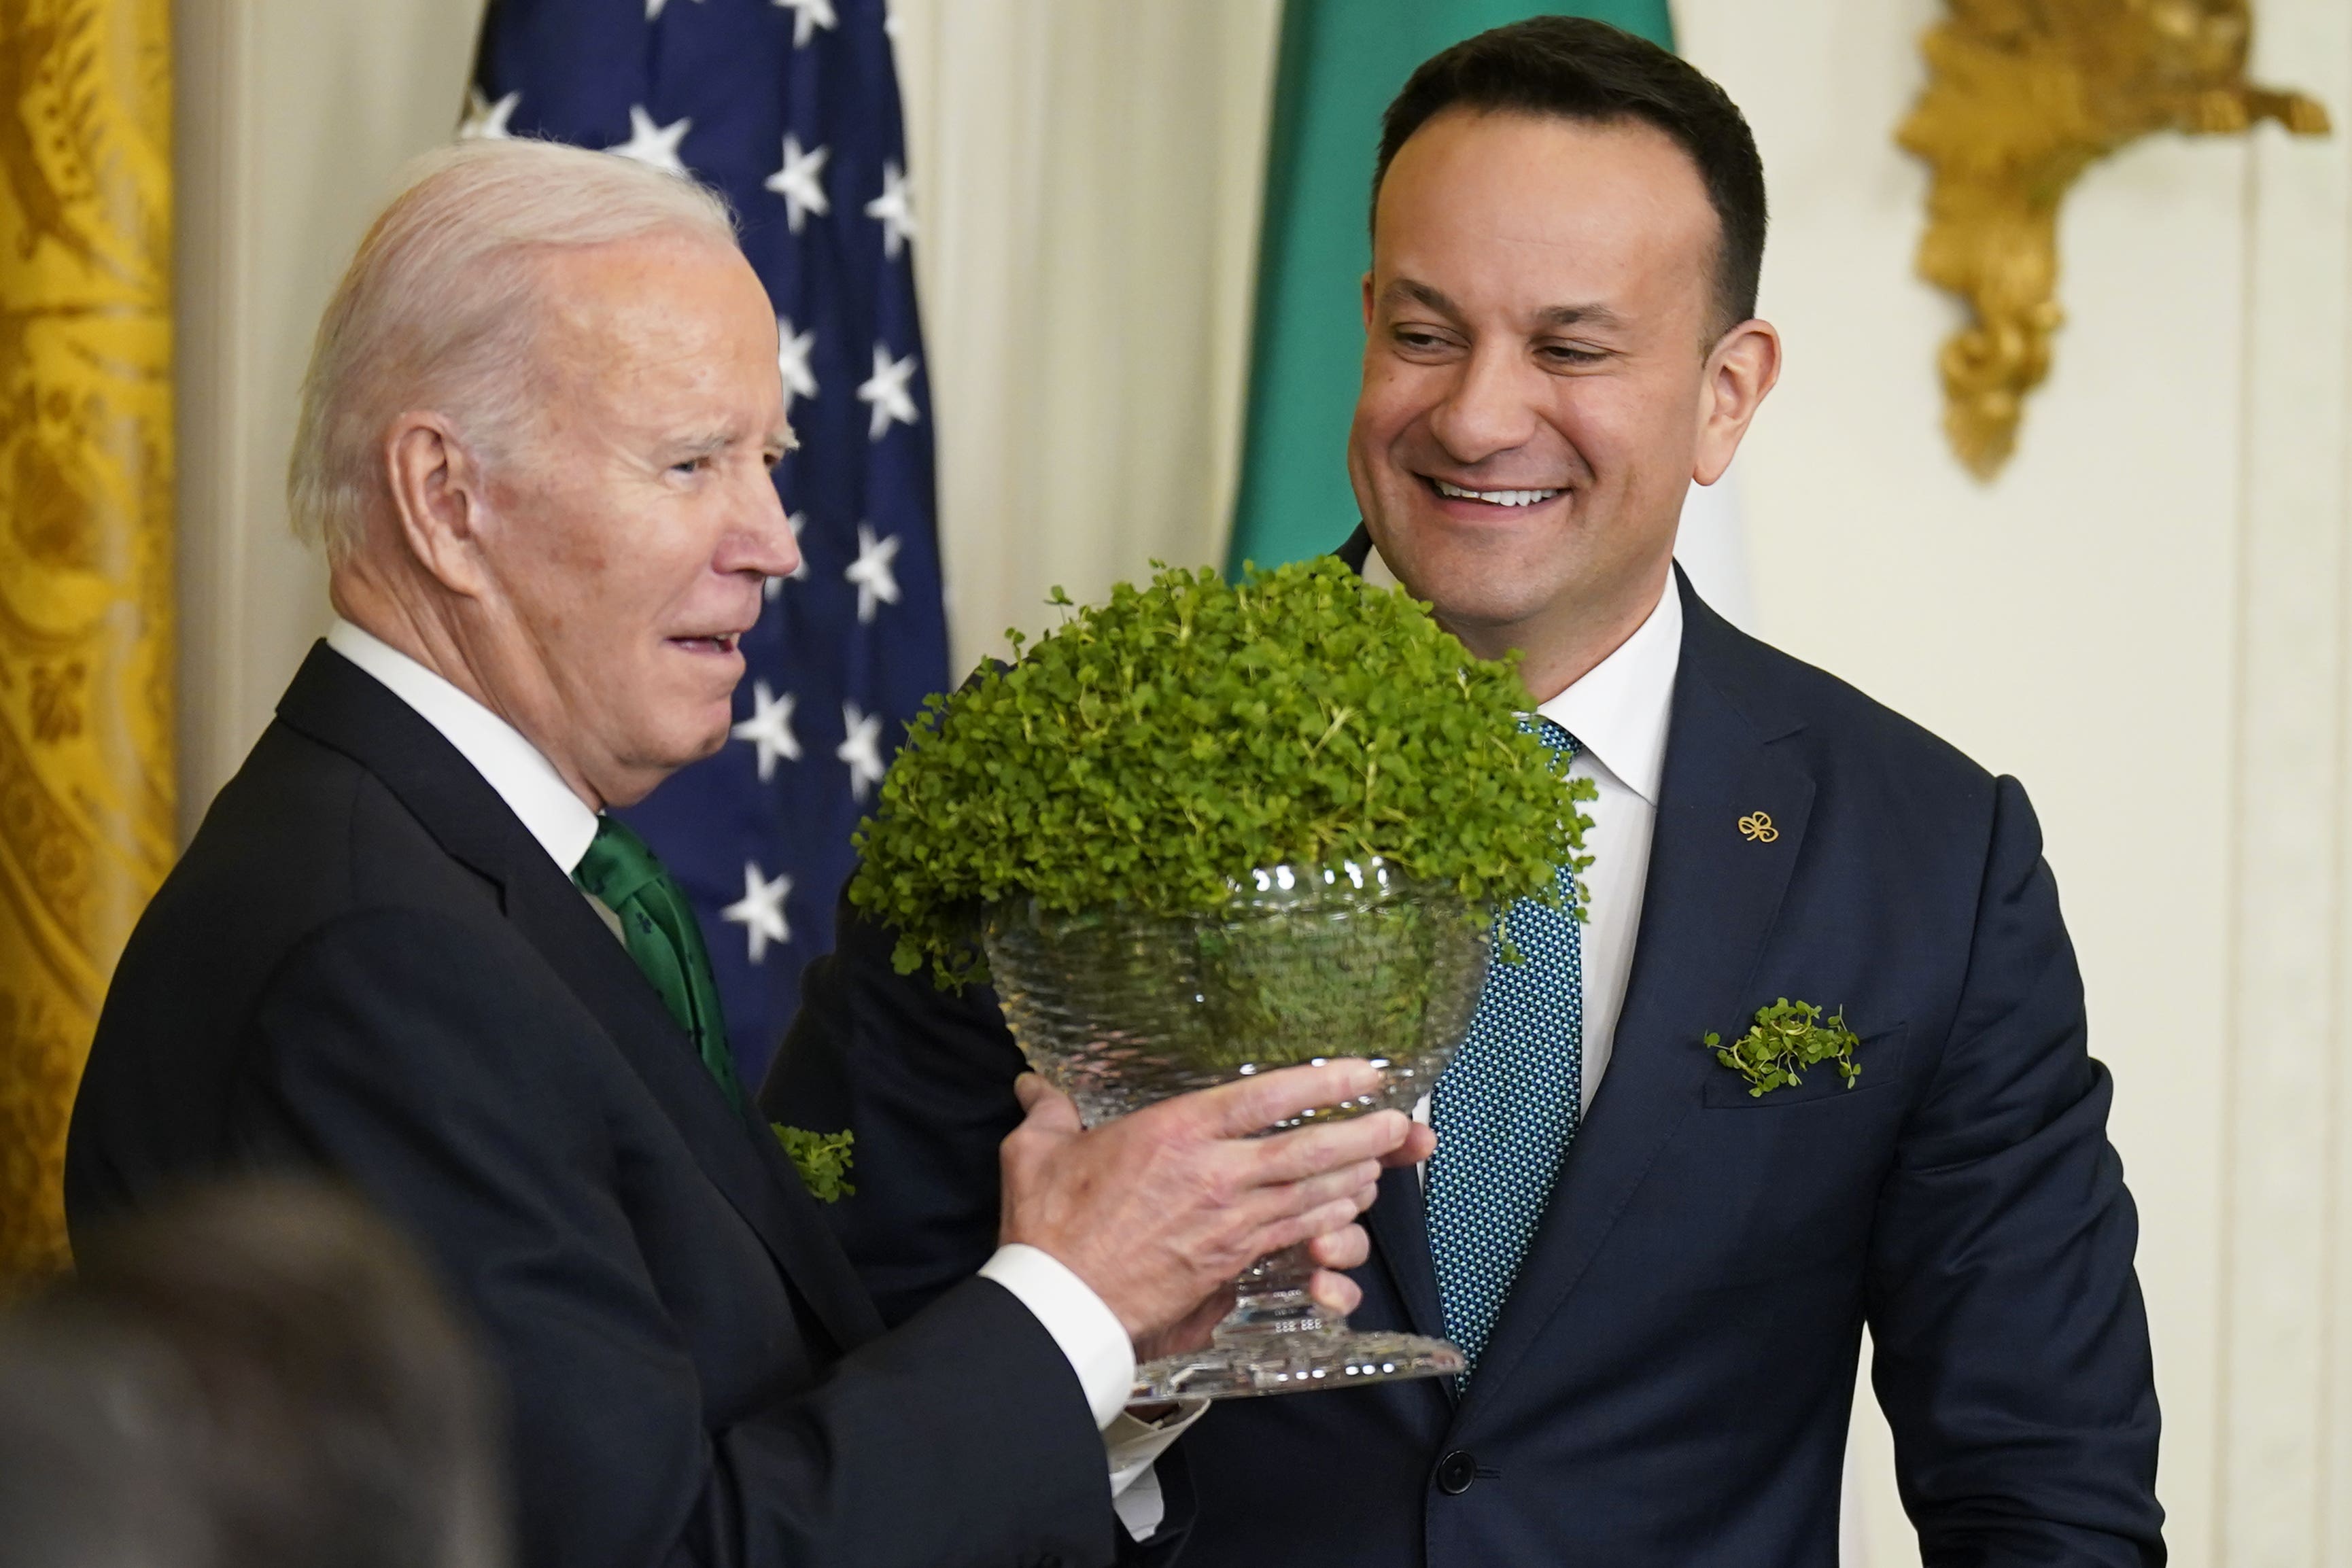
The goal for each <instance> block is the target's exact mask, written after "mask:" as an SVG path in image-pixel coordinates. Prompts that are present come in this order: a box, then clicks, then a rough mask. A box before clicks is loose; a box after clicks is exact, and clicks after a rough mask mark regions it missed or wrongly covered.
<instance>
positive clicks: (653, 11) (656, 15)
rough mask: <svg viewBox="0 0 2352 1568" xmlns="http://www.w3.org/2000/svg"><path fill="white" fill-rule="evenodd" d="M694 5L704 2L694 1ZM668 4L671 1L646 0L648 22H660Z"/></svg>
mask: <svg viewBox="0 0 2352 1568" xmlns="http://www.w3.org/2000/svg"><path fill="white" fill-rule="evenodd" d="M694 3H695V4H696V5H701V4H702V0H694ZM668 4H669V0H646V21H648V22H658V21H660V20H661V14H662V7H663V6H664V5H668Z"/></svg>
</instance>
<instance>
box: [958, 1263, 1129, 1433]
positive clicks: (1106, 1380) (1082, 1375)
mask: <svg viewBox="0 0 2352 1568" xmlns="http://www.w3.org/2000/svg"><path fill="white" fill-rule="evenodd" d="M980 1275H981V1278H982V1279H983V1280H993V1281H996V1282H997V1283H998V1284H999V1285H1002V1286H1003V1287H1004V1289H1006V1290H1007V1291H1012V1292H1013V1297H1014V1298H1015V1299H1016V1300H1017V1301H1020V1303H1021V1304H1022V1305H1023V1306H1024V1307H1026V1308H1028V1309H1029V1312H1030V1314H1031V1315H1032V1316H1034V1318H1035V1319H1036V1320H1037V1321H1038V1322H1040V1323H1043V1324H1044V1325H1045V1332H1046V1333H1049V1334H1051V1335H1052V1336H1053V1338H1054V1343H1055V1344H1056V1345H1059V1346H1060V1347H1061V1351H1062V1354H1063V1355H1065V1356H1066V1357H1067V1358H1068V1359H1069V1363H1070V1370H1071V1371H1072V1372H1074V1373H1076V1374H1077V1378H1078V1386H1079V1388H1080V1389H1081V1390H1083V1391H1084V1392H1085V1394H1086V1397H1087V1408H1089V1409H1091V1410H1092V1411H1093V1412H1094V1417H1095V1425H1096V1426H1097V1427H1108V1426H1109V1425H1110V1424H1111V1423H1112V1422H1113V1421H1115V1420H1117V1419H1118V1416H1119V1414H1120V1412H1122V1411H1124V1410H1125V1409H1126V1408H1127V1401H1128V1396H1129V1395H1130V1394H1132V1393H1133V1392H1134V1390H1135V1345H1134V1343H1133V1342H1132V1341H1130V1340H1129V1338H1128V1337H1127V1330H1126V1329H1124V1328H1122V1327H1121V1326H1120V1325H1119V1321H1118V1314H1116V1313H1114V1312H1112V1311H1111V1310H1110V1308H1108V1306H1106V1305H1104V1304H1103V1299H1102V1298H1101V1297H1100V1296H1097V1295H1096V1294H1095V1293H1094V1291H1092V1290H1091V1289H1090V1288H1088V1286H1087V1282H1086V1281H1084V1280H1081V1279H1079V1278H1078V1277H1077V1276H1076V1274H1074V1273H1072V1272H1071V1271H1070V1270H1068V1269H1067V1268H1066V1267H1065V1266H1064V1265H1063V1264H1062V1262H1061V1261H1060V1260H1058V1259H1056V1258H1055V1257H1054V1256H1053V1254H1051V1253H1049V1252H1045V1251H1043V1250H1041V1249H1037V1248H1034V1247H1029V1246H1024V1244H1022V1243H1020V1242H1017V1241H1016V1242H1013V1243H1012V1244H1011V1245H1009V1246H1004V1247H1000V1248H998V1249H996V1255H995V1256H994V1257H992V1258H991V1259H989V1260H988V1261H987V1262H985V1263H982V1265H981V1266H980Z"/></svg>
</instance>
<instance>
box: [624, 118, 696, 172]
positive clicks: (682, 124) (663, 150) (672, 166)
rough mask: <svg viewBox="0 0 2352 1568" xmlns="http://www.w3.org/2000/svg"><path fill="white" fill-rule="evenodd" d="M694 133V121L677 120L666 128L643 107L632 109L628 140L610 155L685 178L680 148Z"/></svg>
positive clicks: (684, 166) (684, 167)
mask: <svg viewBox="0 0 2352 1568" xmlns="http://www.w3.org/2000/svg"><path fill="white" fill-rule="evenodd" d="M693 129H694V121H692V120H672V121H670V122H669V123H668V124H667V125H656V124H655V123H654V117H653V116H652V115H650V114H647V113H646V106H645V105H644V104H642V103H633V104H631V105H629V139H628V140H627V141H624V142H621V143H620V144H619V145H617V146H614V147H607V148H605V149H604V151H605V152H617V153H619V154H620V155H621V156H622V157H624V158H634V159H635V160H636V161H637V162H640V163H643V164H646V165H647V166H649V167H651V168H655V169H659V170H660V171H661V172H663V173H665V174H678V175H683V174H685V172H686V165H685V164H684V163H682V162H679V161H678V156H677V144H678V143H679V142H681V141H685V140H686V133H687V132H688V131H691V130H693Z"/></svg>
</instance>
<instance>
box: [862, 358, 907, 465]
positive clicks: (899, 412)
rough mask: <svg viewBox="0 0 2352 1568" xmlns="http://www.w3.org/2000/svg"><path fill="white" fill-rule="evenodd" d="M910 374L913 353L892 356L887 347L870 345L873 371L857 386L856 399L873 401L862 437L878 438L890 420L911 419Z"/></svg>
mask: <svg viewBox="0 0 2352 1568" xmlns="http://www.w3.org/2000/svg"><path fill="white" fill-rule="evenodd" d="M914 374H915V356H914V355H912V354H908V356H907V357H906V358H905V359H903V360H894V359H892V358H891V357H890V350H887V349H886V348H884V347H883V346H882V345H881V344H879V343H877V344H875V345H874V373H873V375H871V376H869V377H868V378H866V382H865V384H863V385H862V386H860V387H859V388H858V389H857V401H858V402H869V403H872V404H873V405H874V418H873V419H872V420H871V421H870V422H868V423H867V425H866V439H867V440H868V441H879V440H881V439H882V433H883V432H884V431H886V430H887V429H889V428H890V422H891V421H893V420H896V421H898V423H900V424H912V423H915V417H916V416H915V398H914V394H913V393H911V392H908V390H907V383H908V382H909V381H911V380H912V379H913V378H914Z"/></svg>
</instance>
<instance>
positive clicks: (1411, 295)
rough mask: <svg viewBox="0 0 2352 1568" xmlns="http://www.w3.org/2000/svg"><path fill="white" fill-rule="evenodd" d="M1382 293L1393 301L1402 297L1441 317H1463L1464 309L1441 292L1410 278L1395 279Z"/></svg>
mask: <svg viewBox="0 0 2352 1568" xmlns="http://www.w3.org/2000/svg"><path fill="white" fill-rule="evenodd" d="M1382 292H1383V293H1385V294H1386V296H1387V297H1388V298H1391V299H1395V298H1399V297H1400V296H1402V298H1407V299H1410V300H1412V302H1413V303H1414V304H1416V305H1421V306H1424V307H1426V308H1429V309H1432V310H1434V311H1436V312H1437V313H1438V314H1439V315H1441V316H1451V317H1454V319H1457V320H1458V319H1460V318H1461V315H1462V308H1461V307H1460V306H1458V305H1456V304H1454V301H1453V300H1451V299H1448V298H1446V297H1445V295H1444V293H1443V292H1442V291H1441V290H1438V289H1435V288H1432V287H1430V286H1429V285H1428V284H1426V283H1415V282H1414V281H1413V280H1412V278H1410V277H1400V278H1397V279H1395V280H1394V281H1392V282H1391V283H1390V285H1389V286H1388V287H1387V288H1386V289H1385V290H1383V291H1382Z"/></svg>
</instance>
